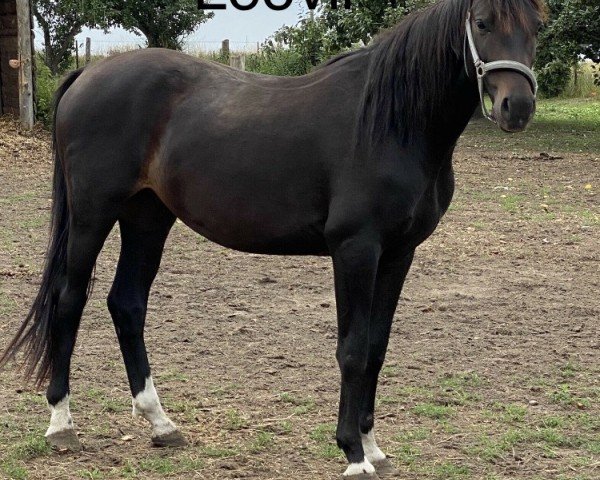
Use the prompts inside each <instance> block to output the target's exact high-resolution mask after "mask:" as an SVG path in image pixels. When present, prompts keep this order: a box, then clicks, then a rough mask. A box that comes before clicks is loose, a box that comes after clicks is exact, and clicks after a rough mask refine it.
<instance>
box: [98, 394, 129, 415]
mask: <svg viewBox="0 0 600 480" xmlns="http://www.w3.org/2000/svg"><path fill="white" fill-rule="evenodd" d="M100 405H102V410H103V411H104V412H108V413H122V412H125V411H127V410H128V409H129V408H130V407H129V405H125V404H124V403H123V401H122V400H120V399H116V398H106V397H105V398H102V399H101V400H100Z"/></svg>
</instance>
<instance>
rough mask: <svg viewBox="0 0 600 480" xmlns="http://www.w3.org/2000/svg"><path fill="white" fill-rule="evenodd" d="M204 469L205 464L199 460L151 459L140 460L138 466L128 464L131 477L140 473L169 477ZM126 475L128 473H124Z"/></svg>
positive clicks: (185, 458) (188, 458)
mask: <svg viewBox="0 0 600 480" xmlns="http://www.w3.org/2000/svg"><path fill="white" fill-rule="evenodd" d="M202 468H204V462H203V461H202V459H199V458H192V457H181V458H167V457H159V456H157V457H149V458H144V459H141V460H139V462H138V463H137V465H133V464H128V465H127V467H126V470H127V471H128V474H129V475H132V474H133V475H134V476H135V475H137V474H138V473H139V472H151V473H158V474H159V475H163V476H168V475H175V474H186V473H187V474H190V473H191V472H196V471H198V470H201V469H202ZM124 473H126V472H124Z"/></svg>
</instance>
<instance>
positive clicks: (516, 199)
mask: <svg viewBox="0 0 600 480" xmlns="http://www.w3.org/2000/svg"><path fill="white" fill-rule="evenodd" d="M500 198H501V202H500V203H501V205H502V208H503V209H504V210H505V211H507V212H508V213H518V212H519V210H520V209H521V208H522V205H523V197H522V196H521V195H513V194H509V195H502V196H501V197H500Z"/></svg>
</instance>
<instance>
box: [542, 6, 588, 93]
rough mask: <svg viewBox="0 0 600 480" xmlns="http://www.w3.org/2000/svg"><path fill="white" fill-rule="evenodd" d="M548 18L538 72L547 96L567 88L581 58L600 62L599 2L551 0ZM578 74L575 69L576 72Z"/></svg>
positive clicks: (543, 35)
mask: <svg viewBox="0 0 600 480" xmlns="http://www.w3.org/2000/svg"><path fill="white" fill-rule="evenodd" d="M547 3H548V8H549V19H548V25H547V27H546V28H545V29H544V30H543V31H542V32H541V34H540V38H539V46H538V54H537V58H536V69H537V71H538V76H539V80H540V89H541V90H542V92H543V93H544V94H546V95H547V96H554V95H558V94H560V93H561V92H562V91H563V90H564V89H565V88H566V86H567V84H568V82H569V80H570V76H571V69H572V67H577V64H578V63H579V61H580V59H581V58H582V57H585V58H589V59H591V60H593V61H595V62H599V61H600V21H598V19H600V4H599V3H598V0H566V1H565V0H548V2H547ZM575 71H576V70H575Z"/></svg>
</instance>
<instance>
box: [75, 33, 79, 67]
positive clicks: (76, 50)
mask: <svg viewBox="0 0 600 480" xmlns="http://www.w3.org/2000/svg"><path fill="white" fill-rule="evenodd" d="M75 68H79V43H77V38H76V39H75Z"/></svg>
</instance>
